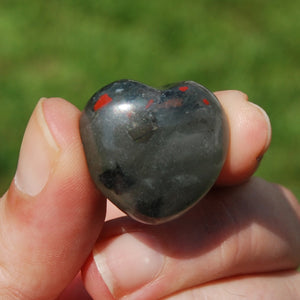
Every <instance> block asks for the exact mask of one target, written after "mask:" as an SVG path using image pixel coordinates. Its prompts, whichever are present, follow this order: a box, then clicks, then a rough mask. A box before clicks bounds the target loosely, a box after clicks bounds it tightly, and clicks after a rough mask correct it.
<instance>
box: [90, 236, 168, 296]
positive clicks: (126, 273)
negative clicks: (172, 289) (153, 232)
mask: <svg viewBox="0 0 300 300" xmlns="http://www.w3.org/2000/svg"><path fill="white" fill-rule="evenodd" d="M158 249H159V243H158V241H157V240H156V239H154V238H152V237H149V236H148V235H147V236H146V237H145V235H144V234H143V233H141V232H135V233H125V234H122V235H120V236H118V237H116V238H114V239H112V240H109V241H108V242H106V243H105V244H104V245H103V244H102V245H100V246H98V247H96V248H95V249H94V261H95V263H96V266H97V269H98V271H99V272H100V274H101V276H102V279H103V280H104V282H105V283H106V285H107V287H108V289H109V290H110V292H111V293H112V294H113V296H114V297H116V298H120V297H122V296H125V295H129V294H130V293H132V292H134V291H135V290H137V289H139V288H141V287H143V286H144V285H146V284H147V283H150V282H152V281H153V280H154V279H155V278H157V276H158V274H159V273H160V271H161V270H162V268H163V265H164V261H165V259H164V256H163V255H162V254H161V253H160V252H159V251H158Z"/></svg>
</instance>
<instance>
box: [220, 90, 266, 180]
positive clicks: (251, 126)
mask: <svg viewBox="0 0 300 300" xmlns="http://www.w3.org/2000/svg"><path fill="white" fill-rule="evenodd" d="M215 94H216V96H217V97H218V99H219V100H220V102H221V104H222V106H223V108H224V111H225V113H226V114H227V117H228V122H229V128H230V144H229V151H228V155H227V159H226V162H225V165H224V167H223V170H222V172H221V174H220V176H219V179H218V182H217V184H219V185H233V184H237V183H241V182H244V181H245V180H247V179H248V178H250V177H251V175H253V173H254V171H255V170H256V169H257V167H258V165H259V162H260V161H261V159H262V157H263V154H264V153H265V152H266V150H267V148H268V147H269V144H270V141H271V125H270V120H269V118H268V116H267V114H266V113H265V112H264V111H263V110H262V108H260V107H258V106H257V105H255V104H253V103H251V102H248V97H247V95H245V94H243V93H242V92H239V91H222V92H216V93H215Z"/></svg>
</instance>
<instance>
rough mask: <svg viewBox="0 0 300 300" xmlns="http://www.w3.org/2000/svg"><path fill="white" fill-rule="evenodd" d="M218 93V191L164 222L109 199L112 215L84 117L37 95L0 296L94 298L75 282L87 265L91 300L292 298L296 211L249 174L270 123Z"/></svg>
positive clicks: (15, 189) (298, 252)
mask: <svg viewBox="0 0 300 300" xmlns="http://www.w3.org/2000/svg"><path fill="white" fill-rule="evenodd" d="M216 94H217V97H218V99H219V100H220V102H221V103H222V105H223V107H224V110H225V112H226V114H227V117H228V120H229V127H230V135H231V142H230V145H229V153H228V156H227V159H226V162H225V165H224V167H223V170H222V172H221V174H220V176H219V179H218V181H217V183H216V185H215V188H214V189H213V190H212V191H211V192H210V193H209V194H208V195H207V196H206V197H205V198H204V199H203V200H201V201H200V202H199V203H198V204H197V205H196V206H195V207H193V208H192V209H191V210H190V211H189V212H188V213H186V214H184V215H183V216H181V217H180V218H178V219H176V220H174V221H171V222H167V223H164V224H161V225H157V226H150V225H144V224H141V223H138V222H136V221H133V220H131V219H130V218H129V217H127V216H124V215H123V213H122V212H120V211H119V210H117V209H116V208H115V207H113V206H112V205H111V204H110V203H109V204H108V206H107V212H106V209H105V206H106V199H105V197H103V196H102V195H101V193H100V192H99V191H98V190H97V189H96V188H95V186H94V184H93V183H92V181H91V179H90V176H89V173H88V169H87V166H86V162H85V158H84V153H83V149H82V144H81V139H80V136H79V129H78V122H79V118H80V111H79V110H78V109H77V108H75V107H74V106H73V105H71V104H70V103H68V102H67V101H65V100H62V99H59V98H52V99H42V100H41V101H40V102H39V103H38V105H37V107H36V109H35V111H34V112H33V115H32V117H31V119H30V121H29V124H28V127H27V129H26V132H25V135H24V140H23V143H22V147H21V151H20V157H19V163H18V168H17V172H16V175H15V178H14V180H13V181H12V183H11V185H10V187H9V190H8V191H7V192H6V193H5V194H4V195H3V197H2V198H1V207H0V214H1V219H0V220H1V227H0V228H1V229H0V230H1V231H0V232H1V235H0V239H1V243H0V245H1V246H0V261H1V273H0V274H1V275H0V276H1V277H0V286H1V289H0V298H1V297H2V298H4V299H57V298H60V299H90V296H88V294H87V293H86V292H85V291H84V290H83V285H82V282H81V280H79V279H78V277H77V279H76V281H73V282H72V280H73V278H74V277H75V276H76V274H78V272H79V271H80V269H82V270H83V272H82V273H83V282H84V284H85V287H86V289H87V290H88V292H89V294H90V295H91V296H92V297H93V299H114V298H117V299H120V298H122V297H124V296H125V295H127V296H128V298H126V299H160V298H163V299H192V298H193V297H194V298H197V299H205V297H213V298H216V299H218V298H220V295H222V297H223V298H225V299H226V297H227V299H239V297H241V295H242V296H244V297H245V298H247V296H248V297H249V298H251V299H255V298H258V299H259V296H260V295H264V296H265V297H267V298H268V297H269V299H297V296H298V297H299V294H300V291H299V289H300V288H299V286H300V278H299V277H300V276H299V273H297V272H296V268H297V266H298V265H299V261H300V238H299V237H300V235H299V232H300V209H299V204H298V202H297V200H296V199H295V197H294V196H293V195H292V194H291V193H290V192H289V191H288V190H286V189H285V188H283V187H281V186H279V185H275V184H272V183H268V182H266V181H264V180H262V179H258V178H251V176H252V174H253V173H254V171H255V170H256V168H257V166H258V164H259V161H260V159H261V157H262V156H263V154H264V153H265V151H266V150H267V148H268V146H269V143H270V135H271V129H270V125H269V122H268V120H267V118H266V117H265V113H263V112H262V110H261V109H259V108H258V107H257V106H255V105H253V104H251V103H250V102H248V101H247V99H246V96H245V95H244V94H242V93H240V92H237V91H223V92H217V93H216ZM105 214H106V221H104V220H105ZM71 282H72V283H71ZM70 283H71V284H70ZM76 297H77V298H76ZM276 297H277V298H276Z"/></svg>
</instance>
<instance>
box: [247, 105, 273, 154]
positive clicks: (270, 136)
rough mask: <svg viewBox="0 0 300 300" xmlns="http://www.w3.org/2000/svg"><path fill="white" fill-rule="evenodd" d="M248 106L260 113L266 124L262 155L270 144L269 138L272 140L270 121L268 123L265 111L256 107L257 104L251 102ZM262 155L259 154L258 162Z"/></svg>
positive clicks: (268, 119)
mask: <svg viewBox="0 0 300 300" xmlns="http://www.w3.org/2000/svg"><path fill="white" fill-rule="evenodd" d="M249 104H251V105H253V106H254V107H256V108H257V110H258V111H260V113H261V115H262V116H263V118H264V119H265V122H266V124H267V133H266V141H265V147H264V149H263V153H264V152H265V151H266V150H267V149H268V147H269V146H270V143H271V138H272V126H271V121H270V118H269V116H268V114H267V113H266V111H265V110H264V109H263V108H261V107H260V106H258V105H257V104H255V103H253V102H249ZM263 153H262V154H261V157H260V160H261V158H262V155H263Z"/></svg>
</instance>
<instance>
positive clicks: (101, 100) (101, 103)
mask: <svg viewBox="0 0 300 300" xmlns="http://www.w3.org/2000/svg"><path fill="white" fill-rule="evenodd" d="M111 101H112V98H110V97H109V96H108V95H107V94H104V95H101V96H100V97H99V99H98V100H97V102H96V103H95V105H94V111H96V110H98V109H100V108H102V107H103V106H105V105H107V104H108V103H110V102H111Z"/></svg>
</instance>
